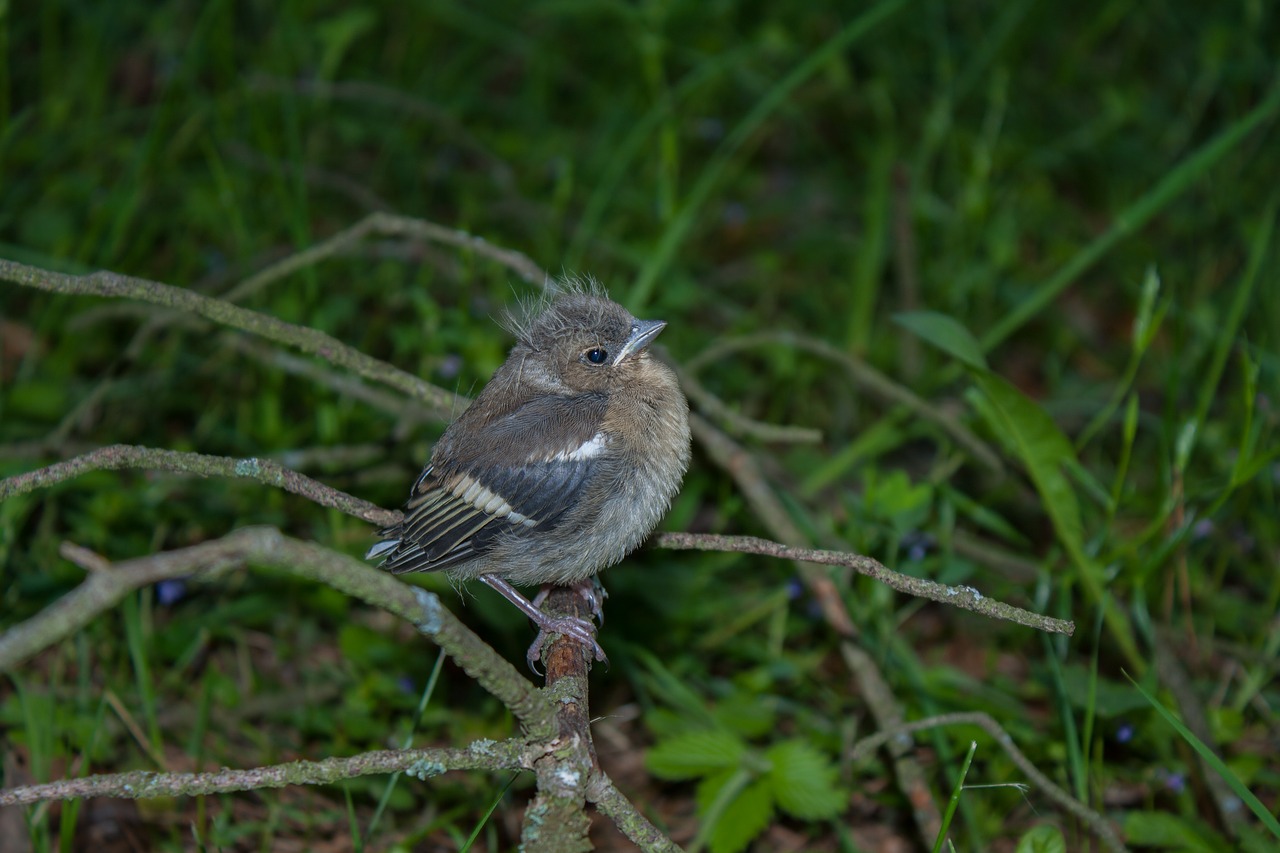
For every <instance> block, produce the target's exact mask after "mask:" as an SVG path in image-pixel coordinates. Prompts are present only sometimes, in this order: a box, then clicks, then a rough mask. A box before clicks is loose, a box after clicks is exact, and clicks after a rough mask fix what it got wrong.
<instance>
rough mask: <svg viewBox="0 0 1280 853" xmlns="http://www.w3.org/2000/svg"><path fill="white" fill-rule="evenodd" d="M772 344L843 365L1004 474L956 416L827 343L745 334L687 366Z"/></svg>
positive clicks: (872, 390) (865, 386) (867, 387)
mask: <svg viewBox="0 0 1280 853" xmlns="http://www.w3.org/2000/svg"><path fill="white" fill-rule="evenodd" d="M769 345H778V346H785V347H792V348H794V349H799V350H805V351H806V352H810V353H813V354H814V355H816V356H818V357H820V358H823V359H826V360H827V361H830V362H832V363H834V364H836V365H838V366H840V367H841V368H843V369H844V371H845V373H846V374H848V376H849V378H850V379H851V380H853V383H854V384H855V385H857V386H858V387H859V388H861V389H862V390H863V391H866V392H867V393H869V394H873V395H875V396H876V397H879V398H880V399H881V400H883V401H884V402H886V403H892V404H894V405H900V406H905V407H906V408H907V409H909V410H910V411H912V412H913V413H915V414H916V415H917V416H918V417H920V418H923V419H924V420H927V421H929V422H931V423H933V424H936V425H937V426H938V427H939V428H940V429H941V430H942V431H943V432H945V433H946V434H947V435H949V436H951V438H952V440H953V441H955V443H956V444H958V445H960V446H961V447H963V448H964V449H965V450H967V451H968V452H969V455H971V456H972V457H973V458H974V459H976V460H977V461H978V462H980V463H982V465H983V467H985V468H988V469H990V470H991V471H994V472H996V473H1003V472H1004V463H1002V462H1001V461H1000V457H999V456H998V455H997V454H996V452H995V451H994V450H992V449H991V448H990V447H988V446H987V445H986V443H985V442H983V441H982V439H980V438H978V436H976V435H974V434H973V432H972V431H970V430H969V429H968V428H967V427H965V426H964V425H963V424H961V423H959V422H958V421H957V420H956V419H955V418H954V417H951V416H950V415H948V414H947V413H946V412H944V411H942V410H941V409H939V408H938V407H937V406H935V405H933V404H932V403H930V402H929V401H928V400H925V399H924V398H923V397H920V396H919V395H917V394H915V393H914V392H912V391H911V390H910V389H908V388H906V387H905V386H903V385H900V384H898V383H897V382H894V381H893V380H892V379H890V378H889V377H888V376H885V375H884V374H883V373H881V372H880V371H878V370H876V369H875V368H874V367H872V366H871V365H869V364H867V363H866V362H864V361H861V360H860V359H857V358H854V357H853V356H851V355H849V354H848V353H846V352H842V351H841V350H838V349H836V348H835V347H833V346H832V345H831V344H829V343H827V342H826V341H822V340H817V339H814V338H804V337H801V336H799V335H794V334H792V333H790V332H760V333H758V334H754V335H744V336H743V337H740V338H727V339H725V340H722V341H719V342H717V343H716V344H715V345H713V346H711V347H708V348H707V349H706V350H704V351H703V352H702V353H700V354H699V355H698V356H697V357H695V358H693V359H692V360H690V361H689V362H688V363H687V364H686V365H685V369H687V370H688V371H690V372H691V373H695V374H696V373H697V372H698V371H700V370H701V369H702V368H703V367H705V366H706V365H707V364H709V363H711V362H712V361H715V360H717V359H720V358H724V357H725V356H727V355H731V354H733V353H735V352H739V351H741V350H744V349H755V348H756V347H761V346H769Z"/></svg>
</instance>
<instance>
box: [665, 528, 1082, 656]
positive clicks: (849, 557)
mask: <svg viewBox="0 0 1280 853" xmlns="http://www.w3.org/2000/svg"><path fill="white" fill-rule="evenodd" d="M654 544H655V545H657V546H658V547H659V548H674V549H679V550H692V551H736V552H738V553H743V554H762V555H764V556H766V557H780V558H782V559H785V560H801V561H804V562H806V563H820V564H822V565H825V566H844V567H846V568H850V569H853V570H854V571H855V572H857V573H858V574H860V575H866V576H867V577H869V578H873V579H875V580H877V581H879V582H880V583H882V584H884V585H885V586H889V587H892V588H893V589H896V590H897V591H898V592H904V593H906V594H907V595H914V596H918V597H920V598H927V599H929V600H930V601H937V602H940V603H942V604H950V605H952V606H954V607H959V608H961V609H962V610H971V611H973V612H974V613H980V614H982V615H983V616H990V617H991V618H993V619H1004V620H1006V621H1009V622H1016V623H1017V624H1019V625H1025V626H1026V627H1028V628H1036V629H1038V630H1040V631H1046V632H1048V633H1050V634H1066V635H1067V636H1068V637H1070V636H1071V635H1072V634H1074V633H1075V630H1076V625H1075V623H1074V622H1070V621H1067V620H1064V619H1054V618H1052V617H1050V616H1041V615H1040V614H1039V613H1032V612H1031V611H1030V610H1023V609H1022V608H1021V607H1014V606H1013V605H1012V604H1005V603H1004V602H1002V601H997V600H996V599H994V598H987V597H986V596H984V595H983V594H982V593H980V592H978V591H977V590H976V589H974V588H973V587H971V586H947V585H946V584H940V583H935V582H934V581H931V580H926V579H924V578H914V577H911V576H910V575H903V574H899V573H898V572H895V571H892V570H890V569H886V568H885V567H884V566H883V565H882V564H881V563H880V562H879V561H877V560H873V559H871V558H870V557H863V556H861V555H860V554H850V553H847V552H844V551H820V550H815V549H812V548H792V547H790V546H789V545H781V544H779V543H777V542H770V541H769V540H767V539H757V538H756V537H754V536H721V535H718V534H712V533H662V534H660V535H658V537H657V538H656V539H655V541H654Z"/></svg>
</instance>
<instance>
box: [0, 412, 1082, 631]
mask: <svg viewBox="0 0 1280 853" xmlns="http://www.w3.org/2000/svg"><path fill="white" fill-rule="evenodd" d="M693 425H694V429H695V432H697V434H698V436H699V439H700V440H701V441H703V442H704V443H705V444H706V445H707V446H708V447H709V448H711V449H712V450H713V453H712V456H713V458H716V459H717V460H723V463H722V464H724V466H725V467H727V468H729V469H730V471H731V473H733V472H735V471H736V472H739V473H737V474H735V477H739V476H740V474H741V472H743V471H745V470H746V468H750V467H751V466H752V465H753V464H754V462H753V460H752V459H751V457H750V456H748V455H747V454H746V452H745V451H743V450H741V448H738V447H737V445H735V444H733V443H732V440H731V439H729V438H728V437H727V436H724V435H723V433H718V432H717V431H716V430H715V429H714V427H711V426H710V425H709V424H707V422H706V421H704V420H703V419H701V418H699V417H697V416H696V415H695V416H694V420H693ZM744 466H746V468H744ZM122 468H141V469H154V470H162V471H174V472H181V473H187V474H195V475H198V476H202V477H236V478H241V479H248V480H254V481H255V482H259V483H262V484H264V485H268V486H276V487H278V488H282V489H284V490H286V491H288V492H292V493H293V494H296V495H300V496H302V497H305V498H307V499H309V500H311V501H314V502H315V503H317V504H319V505H321V506H325V507H330V508H333V509H337V510H340V511H342V512H345V513H347V514H348V515H351V516H354V517H355V518H359V519H361V520H363V521H367V522H370V523H371V524H376V525H378V526H380V527H390V526H392V525H394V524H396V523H398V522H399V521H400V520H401V519H402V518H403V515H402V513H400V512H399V511H395V510H386V509H382V508H381V507H378V506H377V505H375V504H372V503H369V502H368V501H365V500H361V499H360V498H357V497H354V496H352V495H348V494H347V493H346V492H342V491H339V490H338V489H334V488H332V487H330V486H326V485H325V484H324V483H321V482H319V481H317V480H313V479H311V478H310V477H307V476H305V475H303V474H299V473H298V472H296V471H293V470H291V469H289V468H286V467H284V466H283V465H281V464H280V463H278V462H275V461H273V460H270V459H258V458H248V459H235V458H232V457H229V456H209V455H205V454H201V453H183V452H179V451H174V450H156V449H152V448H147V447H136V446H133V445H127V444H117V445H112V446H110V447H104V448H100V449H98V450H94V451H91V452H89V453H86V454H84V455H82V456H77V457H75V458H74V459H68V460H66V461H65V462H56V463H54V464H53V465H49V466H47V467H44V468H38V469H36V470H34V471H29V472H27V473H25V474H16V475H14V476H12V477H8V478H6V479H4V480H0V500H4V499H5V498H8V497H12V496H14V495H20V494H25V493H27V492H31V491H34V490H36V489H40V488H47V487H48V486H52V485H54V484H56V483H61V482H63V481H65V480H69V479H71V478H73V477H78V476H79V475H81V474H84V473H86V472H89V471H97V470H118V469H122ZM740 479H741V483H740V485H741V486H742V488H743V489H744V491H746V492H747V493H748V497H749V499H750V500H752V502H753V504H754V505H757V506H761V507H764V506H768V505H770V504H769V502H770V501H774V502H776V500H777V499H776V498H774V497H773V496H772V493H771V492H770V490H769V486H768V484H767V483H766V482H765V481H764V479H763V475H762V474H758V473H756V474H755V475H743V476H741V477H740ZM775 511H777V512H785V511H784V510H781V509H780V508H779V509H777V510H775ZM780 517H785V516H780ZM773 526H775V527H776V526H777V524H776V522H774V523H773ZM783 532H784V534H786V535H788V536H793V537H796V538H799V537H800V533H799V531H798V530H795V529H794V527H793V528H792V529H791V530H790V531H786V530H784V531H783ZM653 541H654V544H655V545H656V546H657V547H660V548H671V549H676V550H698V551H731V552H738V553H745V554H760V555H763V556H768V557H779V558H782V559H789V560H798V561H801V562H803V563H810V564H821V565H829V566H844V567H847V568H850V569H853V570H854V571H856V572H858V573H859V574H863V575H866V576H867V577H870V578H874V579H875V580H877V581H879V582H881V583H883V584H886V585H887V586H889V587H892V588H893V589H896V590H898V591H899V592H903V593H906V594H908V595H915V596H919V597H921V598H927V599H930V600H932V601H937V602H940V603H942V604H949V605H953V606H955V607H960V608H962V609H965V610H970V611H973V612H974V613H980V614H982V615H984V616H989V617H992V618H995V619H1005V620H1008V621H1010V622H1016V623H1017V624H1019V625H1026V626H1027V627H1030V628H1036V629H1039V630H1042V631H1047V632H1049V633H1056V634H1066V635H1067V636H1071V635H1072V634H1073V633H1074V632H1075V623H1074V622H1069V621H1065V620H1062V619H1054V618H1051V617H1048V616H1042V615H1040V614H1037V613H1032V612H1030V611H1027V610H1023V609H1022V608H1020V607H1015V606H1013V605H1011V604H1005V603H1004V602H1001V601H997V600H996V599H993V598H987V597H986V596H983V595H982V594H981V593H980V592H978V591H977V590H975V589H973V588H972V587H968V586H961V587H953V586H946V585H944V584H939V583H935V582H934V581H930V580H925V579H923V578H913V577H910V576H909V575H903V574H899V573H897V572H894V571H891V570H889V569H887V568H885V567H884V566H883V565H881V564H880V563H879V562H877V561H876V560H873V559H871V558H870V557H864V556H861V555H859V554H850V553H847V552H844V551H825V550H818V549H810V548H794V547H791V546H789V545H784V544H780V543H777V542H770V541H769V540H767V539H758V538H756V537H754V536H722V535H719V534H706V533H663V534H660V535H659V536H657V537H655V539H654V540H653ZM807 580H808V582H809V583H810V586H811V588H812V589H813V590H814V594H815V596H816V597H818V599H819V602H820V603H821V604H822V607H823V613H824V615H825V616H826V618H827V620H828V621H829V622H830V623H831V624H832V625H834V626H836V628H837V630H839V631H840V632H841V633H842V634H844V635H845V636H852V635H853V633H854V628H853V624H852V623H851V622H850V621H849V618H848V614H847V613H846V612H845V611H844V604H843V602H842V601H841V600H840V594H839V591H838V590H836V588H835V584H834V582H833V581H831V579H830V578H829V577H827V576H826V574H825V573H824V572H822V571H821V570H816V569H815V570H814V571H812V572H810V577H809V578H807Z"/></svg>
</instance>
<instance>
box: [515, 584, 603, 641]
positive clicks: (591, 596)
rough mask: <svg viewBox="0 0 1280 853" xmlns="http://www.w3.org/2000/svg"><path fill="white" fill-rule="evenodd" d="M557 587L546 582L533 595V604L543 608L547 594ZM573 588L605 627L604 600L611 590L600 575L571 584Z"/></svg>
mask: <svg viewBox="0 0 1280 853" xmlns="http://www.w3.org/2000/svg"><path fill="white" fill-rule="evenodd" d="M555 588H556V584H553V583H546V584H543V585H542V589H540V590H538V594H537V595H535V596H534V597H533V606H534V607H537V608H538V609H542V605H543V603H544V602H545V601H546V600H547V596H548V595H550V594H551V590H553V589H555ZM569 588H570V589H571V590H573V591H574V592H576V593H577V594H578V597H580V598H581V599H582V600H583V601H585V602H586V603H587V606H588V607H590V608H591V615H592V616H594V617H595V618H596V619H598V620H599V621H600V627H601V628H603V627H604V600H605V599H606V598H608V597H609V591H608V590H607V589H605V588H604V584H602V583H600V576H599V575H592V576H591V577H589V578H587V579H586V580H584V581H578V582H577V583H575V584H571V585H570V586H569Z"/></svg>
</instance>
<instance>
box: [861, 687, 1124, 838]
mask: <svg viewBox="0 0 1280 853" xmlns="http://www.w3.org/2000/svg"><path fill="white" fill-rule="evenodd" d="M965 725H969V726H978V727H979V728H981V729H983V730H984V731H986V732H987V734H989V735H991V737H992V739H993V740H995V742H996V745H997V746H999V747H1000V748H1001V749H1003V750H1004V751H1005V753H1006V754H1007V755H1008V756H1009V759H1010V760H1011V761H1013V763H1014V764H1016V765H1017V766H1018V769H1019V770H1021V771H1022V772H1023V773H1024V774H1026V777H1027V778H1028V779H1030V780H1031V784H1033V785H1035V786H1036V787H1037V788H1039V789H1040V790H1041V791H1043V792H1044V794H1045V796H1047V797H1048V798H1049V799H1051V800H1053V801H1054V802H1055V803H1057V804H1058V805H1059V806H1061V807H1062V809H1063V810H1064V811H1067V812H1069V813H1071V814H1073V815H1075V816H1076V817H1077V818H1079V819H1080V820H1081V821H1082V822H1083V823H1085V825H1087V826H1088V827H1089V829H1090V830H1091V831H1092V832H1093V834H1094V835H1096V836H1098V839H1099V840H1100V841H1101V842H1102V843H1103V844H1104V845H1105V846H1106V847H1107V849H1108V850H1115V851H1123V850H1125V849H1127V848H1126V847H1125V846H1124V842H1122V841H1121V840H1120V837H1119V836H1118V835H1116V833H1115V830H1114V829H1112V827H1111V824H1110V822H1108V821H1107V819H1106V818H1105V817H1103V816H1102V815H1100V814H1098V813H1097V812H1095V811H1094V810H1093V809H1091V808H1089V807H1088V806H1086V805H1085V804H1084V803H1081V802H1080V801H1079V800H1077V799H1076V798H1075V797H1073V796H1071V795H1070V794H1068V793H1067V792H1066V791H1064V790H1062V789H1061V788H1059V787H1058V786H1057V785H1055V784H1054V783H1053V780H1051V779H1050V778H1049V777H1048V776H1046V775H1044V774H1043V773H1041V772H1040V770H1039V769H1038V768H1037V767H1036V766H1035V765H1034V764H1032V763H1031V760H1030V759H1029V758H1027V757H1026V756H1025V755H1023V754H1022V750H1020V749H1018V747H1017V745H1015V744H1014V742H1013V738H1011V737H1010V736H1009V733H1008V732H1006V731H1005V730H1004V729H1003V728H1001V726H1000V724H999V723H998V722H996V720H995V718H994V717H992V716H991V715H990V714H987V713H985V712H982V711H971V712H964V713H957V714H940V715H938V716H936V717H927V718H925V719H923V720H914V721H912V722H910V723H903V724H901V725H899V726H895V727H892V728H886V729H882V730H881V731H878V732H876V733H875V734H873V735H871V736H869V737H866V738H863V739H862V740H860V741H858V742H857V743H855V744H854V745H853V747H852V749H850V750H849V755H848V760H849V761H859V760H861V759H863V758H866V757H867V756H869V755H871V753H873V752H875V751H876V750H877V749H878V748H879V747H881V746H882V745H884V744H886V743H889V742H890V741H893V740H896V739H899V738H903V737H905V736H906V735H910V734H913V733H915V732H919V731H924V730H926V729H933V728H938V727H940V726H965Z"/></svg>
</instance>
